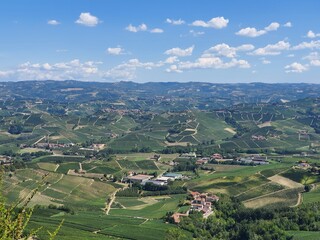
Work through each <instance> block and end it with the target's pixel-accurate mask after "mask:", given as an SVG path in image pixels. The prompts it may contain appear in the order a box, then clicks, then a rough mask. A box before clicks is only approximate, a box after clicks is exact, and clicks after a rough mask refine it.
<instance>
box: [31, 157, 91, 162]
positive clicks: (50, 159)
mask: <svg viewBox="0 0 320 240" xmlns="http://www.w3.org/2000/svg"><path fill="white" fill-rule="evenodd" d="M84 160H85V158H84V157H79V156H43V157H39V158H36V159H34V160H33V162H82V161H84Z"/></svg>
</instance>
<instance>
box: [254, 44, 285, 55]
mask: <svg viewBox="0 0 320 240" xmlns="http://www.w3.org/2000/svg"><path fill="white" fill-rule="evenodd" d="M289 48H290V43H288V42H285V41H279V42H277V43H276V44H268V45H267V46H265V47H263V48H258V49H256V50H255V51H253V52H251V53H249V55H258V56H267V55H279V54H281V52H282V51H283V50H288V49H289Z"/></svg>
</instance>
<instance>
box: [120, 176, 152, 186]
mask: <svg viewBox="0 0 320 240" xmlns="http://www.w3.org/2000/svg"><path fill="white" fill-rule="evenodd" d="M151 178H153V175H144V174H137V175H133V176H127V177H126V178H125V179H124V180H125V181H127V182H131V183H140V184H141V183H142V182H144V181H147V180H150V179H151Z"/></svg>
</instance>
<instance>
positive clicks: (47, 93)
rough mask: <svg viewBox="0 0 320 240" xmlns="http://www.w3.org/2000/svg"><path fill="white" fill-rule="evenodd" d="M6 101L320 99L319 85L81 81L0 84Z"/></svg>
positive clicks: (196, 103) (197, 103) (208, 103)
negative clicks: (12, 99) (319, 97)
mask: <svg viewBox="0 0 320 240" xmlns="http://www.w3.org/2000/svg"><path fill="white" fill-rule="evenodd" d="M0 86H1V89H0V97H1V98H2V99H10V98H15V99H17V100H19V99H21V100H24V99H37V98H39V99H43V100H52V101H59V102H85V101H96V100H108V101H114V102H116V101H125V102H126V103H127V104H129V105H128V106H127V108H130V102H132V101H136V100H139V101H140V102H143V101H151V105H150V106H149V107H152V105H153V104H158V103H159V102H161V101H163V100H165V101H167V102H168V104H169V105H170V101H172V102H175V103H176V104H177V103H178V102H179V99H183V101H188V104H187V105H184V106H188V108H190V107H195V108H199V109H214V108H219V107H226V106H231V105H235V104H238V103H273V102H279V101H281V100H283V101H292V100H297V99H302V98H307V97H318V96H319V95H320V94H319V92H320V85H319V84H307V83H296V84H295V83H282V84H275V83H274V84H268V83H239V84H221V83H220V84H215V83H203V82H201V83H198V82H189V83H177V82H158V83H154V82H149V83H135V82H115V83H101V82H79V81H72V80H69V81H21V82H2V83H0Z"/></svg>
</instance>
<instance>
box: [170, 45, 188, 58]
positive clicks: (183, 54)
mask: <svg viewBox="0 0 320 240" xmlns="http://www.w3.org/2000/svg"><path fill="white" fill-rule="evenodd" d="M193 49H194V46H191V47H189V48H186V49H181V48H178V47H176V48H171V49H168V50H167V51H165V52H164V54H166V55H173V56H179V57H186V56H191V55H192V52H193Z"/></svg>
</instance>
